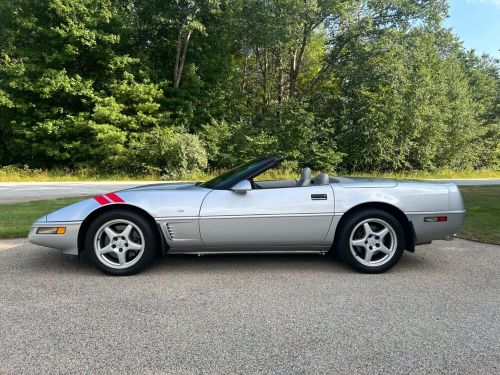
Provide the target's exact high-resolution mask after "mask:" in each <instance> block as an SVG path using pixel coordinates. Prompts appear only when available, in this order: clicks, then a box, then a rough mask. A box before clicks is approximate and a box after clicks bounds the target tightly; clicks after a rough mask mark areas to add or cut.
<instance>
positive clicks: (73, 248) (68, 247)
mask: <svg viewBox="0 0 500 375" xmlns="http://www.w3.org/2000/svg"><path fill="white" fill-rule="evenodd" d="M81 225H82V222H81V221H78V222H76V221H70V222H61V221H58V222H50V221H37V222H35V223H33V226H32V227H31V230H30V233H29V235H28V240H29V241H30V242H31V243H34V244H35V245H40V246H45V247H51V248H54V249H59V250H62V251H63V252H64V253H65V254H70V255H78V233H79V232H80V227H81ZM51 227H65V228H66V232H65V233H64V234H37V233H36V232H37V230H38V228H51Z"/></svg>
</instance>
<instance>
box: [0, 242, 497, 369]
mask: <svg viewBox="0 0 500 375" xmlns="http://www.w3.org/2000/svg"><path fill="white" fill-rule="evenodd" d="M0 249H1V250H0V284H1V285H2V288H0V373H2V374H4V373H16V374H18V373H103V374H104V373H105V374H109V373H143V374H144V373H145V374H148V373H151V374H159V373H172V374H174V373H175V374H206V373H211V374H218V373H220V374H225V373H241V374H256V373H269V374H270V373H272V374H276V373H278V374H279V373H282V374H290V373H339V374H365V373H371V374H388V373H412V374H428V373H442V374H457V373H461V374H493V373H498V372H499V371H500V340H499V337H500V319H499V318H500V316H499V312H500V272H499V270H500V257H499V254H500V247H499V246H495V245H487V244H480V243H475V242H470V241H465V240H455V241H453V242H442V241H436V242H434V243H433V244H432V245H428V246H422V247H418V248H417V252H416V253H414V254H412V253H408V252H407V253H405V254H404V256H403V258H402V260H401V262H400V264H399V265H398V266H396V267H395V268H394V269H393V270H392V271H390V272H388V273H386V274H382V275H363V274H358V273H354V272H352V271H351V270H350V269H348V268H346V267H345V266H344V265H343V264H341V263H339V262H338V261H335V260H332V259H329V258H327V257H321V256H312V255H273V256H270V255H267V256H266V255H239V256H237V255H234V256H219V255H213V256H204V257H195V256H168V257H167V258H166V259H159V260H158V261H157V263H156V264H155V265H154V266H153V267H152V268H151V269H149V270H148V271H146V272H144V273H142V274H140V275H137V276H133V277H126V278H113V277H108V276H105V275H103V274H101V273H100V272H99V271H97V270H96V269H95V268H94V267H93V266H92V265H91V264H90V263H89V262H88V261H87V260H85V259H82V260H78V259H75V258H73V257H68V256H64V255H63V254H61V253H60V252H59V251H57V250H53V249H46V248H41V247H38V246H35V245H31V244H28V243H26V242H25V241H24V240H21V241H19V240H8V241H0Z"/></svg>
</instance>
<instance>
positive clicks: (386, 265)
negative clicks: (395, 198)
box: [335, 209, 405, 273]
mask: <svg viewBox="0 0 500 375" xmlns="http://www.w3.org/2000/svg"><path fill="white" fill-rule="evenodd" d="M404 244H405V234H404V230H403V227H402V226H401V223H400V222H399V221H398V220H397V219H396V218H395V217H394V216H392V215H390V214H389V213H387V212H385V211H382V210H375V209H370V210H366V211H360V212H357V213H354V214H352V215H350V216H349V217H348V218H347V220H346V221H345V222H344V223H343V224H342V226H341V227H340V228H339V233H338V237H337V239H336V244H335V250H336V252H337V254H338V255H339V256H340V257H341V258H342V260H343V261H344V262H345V263H346V264H348V265H349V266H351V267H352V268H354V269H355V270H357V271H360V272H365V273H381V272H385V271H387V270H389V269H390V268H392V267H393V266H394V265H395V264H396V263H397V262H398V261H399V259H400V258H401V255H403V251H404Z"/></svg>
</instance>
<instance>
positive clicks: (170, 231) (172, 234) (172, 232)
mask: <svg viewBox="0 0 500 375" xmlns="http://www.w3.org/2000/svg"><path fill="white" fill-rule="evenodd" d="M167 232H168V236H169V237H170V238H171V239H173V240H175V227H174V226H173V225H172V224H168V223H167Z"/></svg>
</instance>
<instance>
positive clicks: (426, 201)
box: [29, 157, 465, 275]
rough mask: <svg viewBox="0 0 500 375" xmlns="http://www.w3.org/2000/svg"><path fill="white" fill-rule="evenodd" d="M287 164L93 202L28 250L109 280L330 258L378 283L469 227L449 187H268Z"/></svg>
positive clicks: (60, 218)
mask: <svg viewBox="0 0 500 375" xmlns="http://www.w3.org/2000/svg"><path fill="white" fill-rule="evenodd" d="M282 161H283V159H282V158H280V157H266V158H260V159H257V160H253V161H251V162H248V163H245V164H243V165H240V166H238V167H236V168H234V169H231V170H229V171H228V172H226V173H224V174H222V175H220V176H218V177H215V178H214V179H212V180H210V181H206V182H198V183H165V184H152V185H147V186H140V187H136V188H131V189H126V190H121V191H117V192H113V193H109V194H104V195H100V196H96V197H94V198H90V199H86V200H83V201H81V202H78V203H75V204H72V205H69V206H67V207H64V208H62V209H60V210H57V211H55V212H52V213H49V214H48V215H46V216H43V217H42V218H40V219H38V220H37V221H36V222H35V223H34V224H33V226H32V229H31V231H30V233H29V240H30V241H31V242H32V243H34V244H38V245H42V246H47V247H51V248H55V249H60V250H62V251H63V252H65V253H67V254H73V255H79V254H81V253H82V252H87V253H88V254H89V255H90V257H91V259H92V260H93V262H94V263H95V264H96V266H97V267H98V268H99V269H101V270H102V271H104V272H105V273H108V274H111V275H131V274H134V273H137V272H139V271H141V270H143V269H144V268H146V267H147V266H148V265H149V264H150V263H151V262H152V261H153V260H154V259H155V257H156V256H158V255H160V256H161V255H164V254H166V253H169V254H198V255H201V254H213V253H292V252H298V253H318V254H325V253H333V254H336V255H338V257H340V258H341V259H342V260H343V261H344V262H345V263H346V264H347V265H349V266H350V267H352V268H353V269H355V270H357V271H360V272H365V273H380V272H384V271H387V270H389V269H390V268H392V267H393V266H394V265H395V264H396V263H397V262H398V261H399V259H400V258H401V256H402V255H403V252H404V251H405V250H407V251H410V252H413V251H415V246H416V245H420V244H426V243H430V242H431V241H432V240H438V239H453V237H454V235H455V233H457V231H458V230H459V229H460V227H461V226H462V225H463V223H464V216H465V209H464V204H463V201H462V197H461V194H460V191H459V190H458V188H457V186H456V185H455V184H452V183H432V182H418V181H398V180H388V179H372V178H358V177H337V176H333V177H331V176H328V174H326V173H319V174H318V175H316V176H314V177H313V176H312V175H311V170H310V169H309V168H304V169H303V170H302V171H301V174H300V177H299V178H297V179H287V180H262V179H259V176H260V175H262V174H263V173H264V172H266V171H268V170H270V169H271V168H275V167H277V166H278V165H279V164H280V163H281V162H282Z"/></svg>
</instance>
